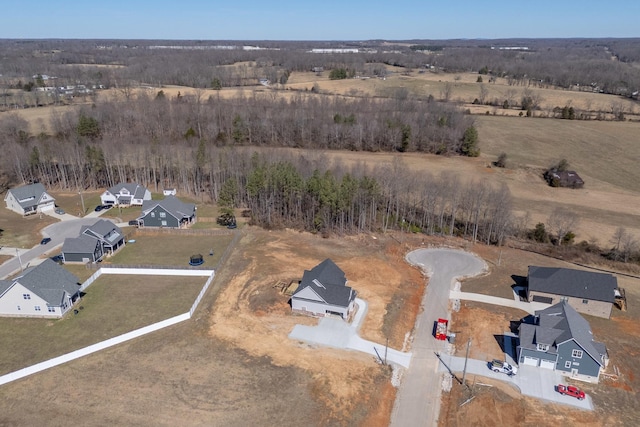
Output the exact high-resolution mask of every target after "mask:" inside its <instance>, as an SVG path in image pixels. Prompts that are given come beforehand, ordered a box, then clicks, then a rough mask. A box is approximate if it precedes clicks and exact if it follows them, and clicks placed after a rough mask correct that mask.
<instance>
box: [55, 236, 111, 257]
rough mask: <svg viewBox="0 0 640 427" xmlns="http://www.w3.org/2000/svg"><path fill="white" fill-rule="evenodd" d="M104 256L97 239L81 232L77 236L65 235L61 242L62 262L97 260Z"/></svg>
mask: <svg viewBox="0 0 640 427" xmlns="http://www.w3.org/2000/svg"><path fill="white" fill-rule="evenodd" d="M103 256H104V250H103V249H102V244H101V243H100V241H99V240H97V239H94V238H93V237H89V236H87V235H86V234H81V235H80V236H79V237H67V238H66V239H64V243H63V244H62V259H63V261H64V262H82V263H85V264H86V263H88V262H97V261H99V260H100V259H102V257H103Z"/></svg>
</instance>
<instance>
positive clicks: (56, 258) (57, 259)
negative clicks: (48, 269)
mask: <svg viewBox="0 0 640 427" xmlns="http://www.w3.org/2000/svg"><path fill="white" fill-rule="evenodd" d="M51 261H53V262H57V263H58V264H62V263H63V261H64V259H63V258H62V254H58V255H55V256H52V257H51Z"/></svg>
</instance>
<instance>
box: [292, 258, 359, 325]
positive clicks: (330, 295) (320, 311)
mask: <svg viewBox="0 0 640 427" xmlns="http://www.w3.org/2000/svg"><path fill="white" fill-rule="evenodd" d="M356 295H357V293H356V291H354V290H353V289H352V288H351V287H349V286H347V278H346V276H345V274H344V271H342V270H341V269H340V267H338V266H337V265H336V264H335V263H334V262H333V261H332V260H330V259H328V258H327V259H325V260H324V261H322V262H321V263H320V264H318V265H316V266H315V267H313V268H312V269H311V270H306V271H305V272H304V275H303V276H302V281H301V282H300V285H299V286H298V289H296V291H295V292H294V293H293V295H292V296H291V309H292V310H293V311H294V312H297V313H302V314H309V315H312V316H320V317H324V316H328V315H335V316H340V317H342V318H343V319H345V320H346V319H348V318H349V316H350V315H351V313H352V312H353V309H354V304H355V299H356Z"/></svg>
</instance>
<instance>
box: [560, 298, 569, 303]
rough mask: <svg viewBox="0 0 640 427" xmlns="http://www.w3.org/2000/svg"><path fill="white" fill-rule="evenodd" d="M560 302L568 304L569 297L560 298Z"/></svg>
mask: <svg viewBox="0 0 640 427" xmlns="http://www.w3.org/2000/svg"><path fill="white" fill-rule="evenodd" d="M560 302H569V297H561V298H560Z"/></svg>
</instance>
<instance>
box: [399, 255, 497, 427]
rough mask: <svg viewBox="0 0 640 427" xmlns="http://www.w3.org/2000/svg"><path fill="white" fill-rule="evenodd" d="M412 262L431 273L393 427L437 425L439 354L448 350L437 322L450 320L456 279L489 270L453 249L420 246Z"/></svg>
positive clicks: (439, 384)
mask: <svg viewBox="0 0 640 427" xmlns="http://www.w3.org/2000/svg"><path fill="white" fill-rule="evenodd" d="M406 259H407V261H408V262H409V263H411V264H413V265H416V266H418V267H420V268H421V269H422V270H423V271H424V272H425V274H427V275H429V276H430V279H429V285H428V286H427V291H426V292H425V295H424V297H423V299H422V308H423V310H422V312H421V313H420V314H419V315H418V318H417V319H416V325H415V332H414V337H413V345H412V352H413V358H412V360H411V365H410V367H409V369H408V370H407V371H406V372H405V373H404V374H403V376H402V384H401V385H400V389H399V390H398V394H397V397H396V402H395V405H394V407H393V413H392V414H391V426H392V427H417V426H428V427H431V426H436V425H437V422H438V413H439V411H440V393H441V375H440V372H439V366H438V364H439V362H438V359H437V358H436V355H435V353H436V352H438V353H444V350H445V345H446V343H445V341H437V340H435V339H434V338H433V336H432V332H433V325H434V322H435V321H436V320H437V319H438V318H439V317H442V318H446V319H449V292H450V290H451V289H452V288H453V284H454V282H455V279H456V278H461V277H470V276H475V275H477V274H479V273H481V272H483V271H484V270H485V269H486V264H485V263H484V261H482V260H481V259H480V258H478V257H476V256H475V255H473V254H470V253H468V252H464V251H460V250H453V249H418V250H416V251H413V252H410V253H409V254H407V256H406Z"/></svg>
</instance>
